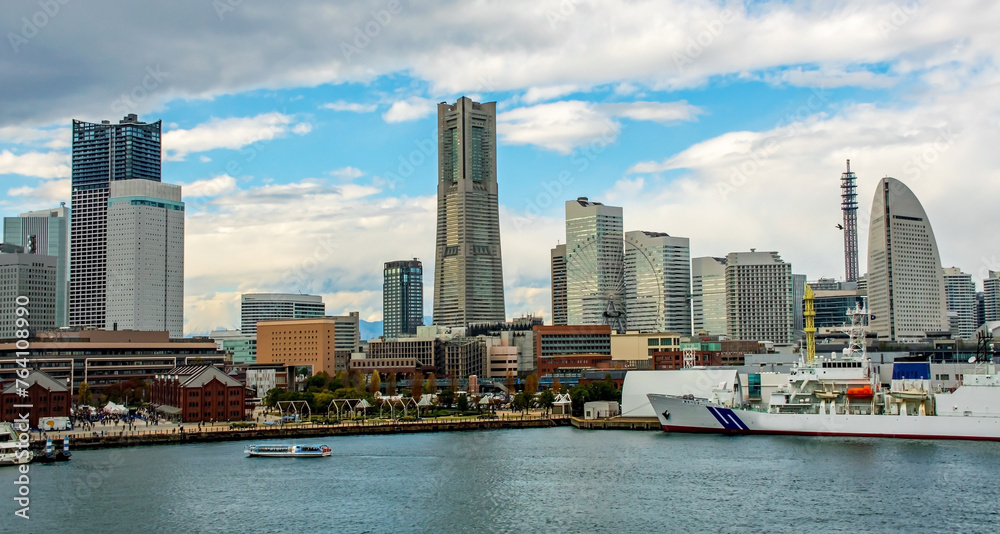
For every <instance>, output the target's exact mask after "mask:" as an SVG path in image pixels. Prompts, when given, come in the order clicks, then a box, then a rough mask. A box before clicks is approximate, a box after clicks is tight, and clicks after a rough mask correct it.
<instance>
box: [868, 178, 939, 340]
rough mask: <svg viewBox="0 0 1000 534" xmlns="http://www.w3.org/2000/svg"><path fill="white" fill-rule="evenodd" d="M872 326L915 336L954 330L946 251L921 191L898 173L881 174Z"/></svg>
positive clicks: (874, 226)
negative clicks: (950, 319)
mask: <svg viewBox="0 0 1000 534" xmlns="http://www.w3.org/2000/svg"><path fill="white" fill-rule="evenodd" d="M868 301H869V305H870V308H871V309H870V311H871V314H872V316H873V318H872V319H871V323H870V326H871V330H872V331H874V332H876V333H877V334H878V336H879V337H880V338H883V339H890V340H893V341H896V340H912V339H919V338H923V337H925V336H926V335H927V334H928V333H932V332H934V333H939V332H948V331H949V323H948V312H947V306H946V302H945V293H944V276H943V272H942V270H941V256H940V254H939V253H938V247H937V241H935V240H934V231H933V230H932V229H931V223H930V221H929V220H928V218H927V213H925V212H924V208H923V206H921V205H920V201H919V200H917V197H916V195H914V194H913V192H912V191H910V188H908V187H906V185H904V184H903V182H900V181H899V180H897V179H895V178H888V177H886V178H883V179H881V180H879V183H878V187H877V188H876V190H875V198H874V199H873V200H872V212H871V223H870V226H869V232H868Z"/></svg>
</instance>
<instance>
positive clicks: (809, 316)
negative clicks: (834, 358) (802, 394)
mask: <svg viewBox="0 0 1000 534" xmlns="http://www.w3.org/2000/svg"><path fill="white" fill-rule="evenodd" d="M802 300H803V302H804V303H805V310H804V311H803V312H802V315H804V316H805V319H806V328H805V331H806V364H807V365H812V364H813V363H814V362H815V361H816V320H815V318H816V309H815V308H814V307H813V290H812V287H810V286H809V284H806V293H805V297H803V298H802Z"/></svg>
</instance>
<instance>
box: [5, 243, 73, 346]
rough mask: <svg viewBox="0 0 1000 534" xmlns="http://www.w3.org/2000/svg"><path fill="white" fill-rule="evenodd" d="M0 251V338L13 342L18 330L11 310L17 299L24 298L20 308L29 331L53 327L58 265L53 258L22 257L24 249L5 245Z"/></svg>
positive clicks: (18, 305)
mask: <svg viewBox="0 0 1000 534" xmlns="http://www.w3.org/2000/svg"><path fill="white" fill-rule="evenodd" d="M2 250H3V251H0V339H14V338H15V332H16V331H17V330H23V328H18V326H17V319H18V318H19V317H20V316H19V315H17V314H15V310H16V309H17V308H19V307H21V305H20V304H19V303H18V297H26V298H27V299H28V304H27V305H26V306H24V307H25V308H26V309H27V310H28V313H30V314H31V315H30V317H28V318H27V319H29V321H28V325H29V326H28V328H27V330H28V331H29V332H32V333H34V332H37V331H39V330H45V329H47V328H55V326H56V295H57V293H58V288H59V281H58V276H57V273H58V262H59V258H57V257H55V256H43V255H41V254H26V253H24V249H23V248H21V247H18V246H14V245H9V246H4V247H2Z"/></svg>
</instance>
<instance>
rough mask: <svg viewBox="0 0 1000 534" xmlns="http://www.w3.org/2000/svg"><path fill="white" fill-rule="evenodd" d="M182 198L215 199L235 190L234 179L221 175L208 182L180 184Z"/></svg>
mask: <svg viewBox="0 0 1000 534" xmlns="http://www.w3.org/2000/svg"><path fill="white" fill-rule="evenodd" d="M181 186H182V190H181V192H182V194H183V196H184V198H189V197H217V196H219V195H224V194H226V193H230V192H232V191H233V190H235V189H236V178H233V177H232V176H229V175H228V174H221V175H219V176H216V177H215V178H210V179H208V180H198V181H196V182H191V183H189V184H181Z"/></svg>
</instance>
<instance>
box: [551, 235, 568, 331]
mask: <svg viewBox="0 0 1000 534" xmlns="http://www.w3.org/2000/svg"><path fill="white" fill-rule="evenodd" d="M549 258H550V265H551V270H550V272H551V279H552V324H553V325H557V326H558V325H565V324H567V320H568V319H567V315H566V305H567V304H566V245H556V246H555V248H553V249H552V250H551V252H550V253H549Z"/></svg>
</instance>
